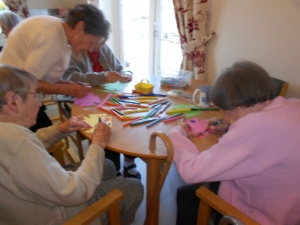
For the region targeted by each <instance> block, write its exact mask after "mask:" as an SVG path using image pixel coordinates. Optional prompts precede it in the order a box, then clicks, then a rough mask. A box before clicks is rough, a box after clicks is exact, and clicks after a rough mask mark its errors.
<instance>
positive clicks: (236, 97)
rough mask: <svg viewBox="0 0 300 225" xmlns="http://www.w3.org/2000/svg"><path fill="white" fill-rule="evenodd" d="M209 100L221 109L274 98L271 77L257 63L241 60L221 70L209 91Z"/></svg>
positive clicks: (248, 104) (231, 108)
mask: <svg viewBox="0 0 300 225" xmlns="http://www.w3.org/2000/svg"><path fill="white" fill-rule="evenodd" d="M209 95H210V99H211V101H212V102H213V103H214V104H215V105H216V106H218V107H219V108H221V109H223V110H233V109H235V108H237V107H239V106H244V107H251V106H254V105H255V104H257V103H260V102H265V101H267V100H272V99H274V98H275V85H274V82H273V80H272V78H271V77H270V76H269V74H268V73H267V71H265V70H264V69H263V68H262V67H260V66H259V65H257V64H255V63H253V62H249V61H241V62H236V63H234V64H233V65H232V66H231V67H229V68H227V69H225V70H223V71H222V72H221V74H220V75H219V76H218V77H217V78H216V80H215V81H214V82H213V84H212V86H211V88H210V91H209Z"/></svg>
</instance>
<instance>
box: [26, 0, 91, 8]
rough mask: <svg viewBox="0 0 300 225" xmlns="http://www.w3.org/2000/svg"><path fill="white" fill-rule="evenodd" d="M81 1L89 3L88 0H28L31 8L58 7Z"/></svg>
mask: <svg viewBox="0 0 300 225" xmlns="http://www.w3.org/2000/svg"><path fill="white" fill-rule="evenodd" d="M79 3H87V0H27V4H28V8H30V9H58V8H62V7H71V6H74V5H76V4H79Z"/></svg>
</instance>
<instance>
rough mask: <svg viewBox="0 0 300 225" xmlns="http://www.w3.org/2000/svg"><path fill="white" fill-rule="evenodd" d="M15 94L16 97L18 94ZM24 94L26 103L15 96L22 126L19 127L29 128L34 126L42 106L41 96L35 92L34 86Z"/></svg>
mask: <svg viewBox="0 0 300 225" xmlns="http://www.w3.org/2000/svg"><path fill="white" fill-rule="evenodd" d="M16 94H17V95H18V93H16ZM24 94H27V99H26V101H23V100H22V99H21V97H20V96H17V98H18V101H19V113H20V118H22V119H23V120H22V123H23V124H20V125H22V126H24V127H27V128H30V127H32V126H33V125H35V124H36V118H37V114H38V112H39V108H40V107H41V105H42V94H40V93H37V92H36V87H35V86H31V87H30V89H29V91H28V92H27V93H24Z"/></svg>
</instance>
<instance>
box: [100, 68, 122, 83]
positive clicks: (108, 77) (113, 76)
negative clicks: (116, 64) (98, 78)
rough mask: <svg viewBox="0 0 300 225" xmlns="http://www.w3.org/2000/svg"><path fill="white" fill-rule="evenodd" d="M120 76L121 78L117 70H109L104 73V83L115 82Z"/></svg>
mask: <svg viewBox="0 0 300 225" xmlns="http://www.w3.org/2000/svg"><path fill="white" fill-rule="evenodd" d="M121 78H122V76H121V74H119V73H118V72H116V71H109V72H106V73H105V75H104V82H105V83H115V82H117V81H118V80H121Z"/></svg>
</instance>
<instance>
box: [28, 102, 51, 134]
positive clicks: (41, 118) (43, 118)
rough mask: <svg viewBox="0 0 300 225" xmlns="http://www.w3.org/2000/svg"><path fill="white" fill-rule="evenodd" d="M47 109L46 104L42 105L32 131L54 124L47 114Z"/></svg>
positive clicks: (31, 128)
mask: <svg viewBox="0 0 300 225" xmlns="http://www.w3.org/2000/svg"><path fill="white" fill-rule="evenodd" d="M45 110H46V106H44V105H42V106H41V107H40V110H39V113H38V115H37V118H36V124H35V125H34V126H32V127H30V130H31V131H32V132H36V131H37V130H38V129H40V128H44V127H49V126H51V125H52V122H51V120H50V118H49V117H48V115H47V114H46V112H45Z"/></svg>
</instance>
